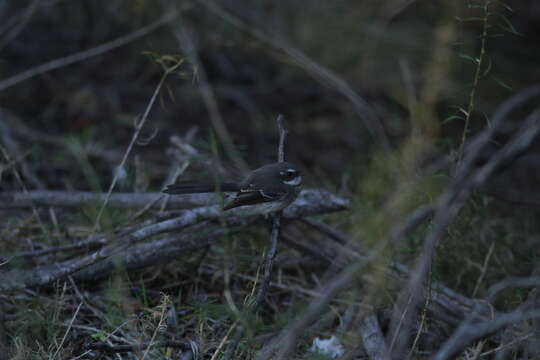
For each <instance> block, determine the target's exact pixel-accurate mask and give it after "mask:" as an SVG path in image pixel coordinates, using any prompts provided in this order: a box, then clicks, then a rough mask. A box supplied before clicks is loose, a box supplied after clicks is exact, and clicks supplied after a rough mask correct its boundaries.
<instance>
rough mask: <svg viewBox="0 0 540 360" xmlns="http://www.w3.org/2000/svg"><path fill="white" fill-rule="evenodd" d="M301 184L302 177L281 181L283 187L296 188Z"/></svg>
mask: <svg viewBox="0 0 540 360" xmlns="http://www.w3.org/2000/svg"><path fill="white" fill-rule="evenodd" d="M301 182H302V176H297V177H295V178H293V179H291V180H287V181H283V183H284V184H285V185H291V186H297V185H300V183H301Z"/></svg>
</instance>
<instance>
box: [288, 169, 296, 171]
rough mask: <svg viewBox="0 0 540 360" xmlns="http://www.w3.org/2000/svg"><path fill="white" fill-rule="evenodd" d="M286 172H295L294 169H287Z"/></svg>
mask: <svg viewBox="0 0 540 360" xmlns="http://www.w3.org/2000/svg"><path fill="white" fill-rule="evenodd" d="M287 171H288V172H296V169H287Z"/></svg>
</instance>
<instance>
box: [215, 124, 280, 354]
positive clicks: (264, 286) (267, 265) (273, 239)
mask: <svg viewBox="0 0 540 360" xmlns="http://www.w3.org/2000/svg"><path fill="white" fill-rule="evenodd" d="M276 121H277V125H278V130H279V145H278V162H284V161H285V138H286V137H287V129H286V128H285V125H284V121H285V120H284V117H283V115H282V114H279V115H278V117H277V119H276ZM281 216H282V212H281V211H280V212H277V213H275V214H273V216H272V232H271V234H270V250H268V253H267V254H266V257H265V259H264V270H263V277H262V279H261V284H260V286H259V289H258V291H257V296H256V297H255V301H253V303H252V304H251V308H250V309H249V310H250V311H251V312H253V313H256V312H257V310H258V309H259V307H260V306H261V305H262V303H263V302H264V298H265V297H266V294H267V293H268V288H269V287H270V278H271V277H272V268H273V266H274V258H275V256H276V252H277V245H278V240H279V232H280V228H281ZM243 333H244V329H242V328H239V329H238V330H237V332H236V334H235V336H234V337H233V338H232V339H231V342H230V343H229V345H228V346H227V349H226V350H225V354H224V356H223V359H224V360H228V359H231V358H233V357H234V353H235V351H236V348H237V347H238V343H239V342H240V339H241V338H242V336H243Z"/></svg>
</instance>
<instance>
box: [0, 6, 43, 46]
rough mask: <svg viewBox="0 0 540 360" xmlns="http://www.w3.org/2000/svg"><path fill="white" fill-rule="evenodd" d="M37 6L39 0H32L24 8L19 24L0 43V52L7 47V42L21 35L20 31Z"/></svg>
mask: <svg viewBox="0 0 540 360" xmlns="http://www.w3.org/2000/svg"><path fill="white" fill-rule="evenodd" d="M38 4H39V0H32V2H31V3H30V4H29V5H28V6H27V7H26V9H25V10H24V11H23V14H22V16H21V17H20V22H19V23H18V24H17V25H15V26H14V27H13V28H12V29H11V30H10V32H9V33H8V34H6V36H5V38H4V39H2V40H1V41H0V51H1V50H2V49H3V48H4V47H5V46H6V45H7V44H9V42H10V41H11V40H13V39H15V38H16V37H17V35H19V34H20V33H21V31H23V30H24V28H25V26H26V24H28V21H29V20H30V18H31V17H32V15H34V13H35V12H36V10H37V5H38Z"/></svg>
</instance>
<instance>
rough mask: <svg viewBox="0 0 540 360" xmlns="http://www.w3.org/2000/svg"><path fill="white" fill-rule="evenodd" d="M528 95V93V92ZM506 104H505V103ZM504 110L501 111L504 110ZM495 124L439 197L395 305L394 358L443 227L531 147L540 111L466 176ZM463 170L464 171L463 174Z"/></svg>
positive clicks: (539, 123)
mask: <svg viewBox="0 0 540 360" xmlns="http://www.w3.org/2000/svg"><path fill="white" fill-rule="evenodd" d="M535 89H536V91H539V93H540V87H536V88H535ZM529 93H530V92H529ZM520 95H521V94H518V95H517V96H515V97H513V98H511V99H510V101H508V102H507V103H509V102H510V103H511V102H513V101H514V100H516V98H517V99H522V96H520ZM507 103H505V105H506V104H507ZM503 110H504V109H503ZM497 120H498V121H497V123H494V124H493V125H494V127H492V128H489V129H488V130H485V133H487V135H484V136H482V137H480V138H479V139H480V140H478V142H477V144H476V146H474V147H473V150H474V151H473V152H472V153H469V154H467V156H466V157H465V159H464V160H463V163H462V164H463V166H462V167H461V169H460V172H459V173H458V174H457V177H456V180H455V181H454V183H453V184H452V185H451V186H449V187H448V189H447V190H446V191H445V192H444V193H443V195H442V196H441V197H440V200H439V203H438V206H437V210H436V212H435V218H434V221H433V227H432V230H431V231H430V232H429V233H428V234H427V235H426V238H425V241H424V249H423V253H422V256H421V258H420V260H419V262H418V263H417V265H416V266H415V268H414V270H413V271H412V273H411V277H410V280H409V283H408V286H407V287H406V288H405V290H404V291H403V292H402V294H401V296H400V298H401V301H400V302H398V304H397V306H396V308H395V311H394V320H393V321H392V324H391V325H392V327H391V330H392V333H393V338H394V339H396V340H397V341H396V343H395V346H394V347H393V348H392V346H393V345H394V343H393V344H392V345H391V349H392V354H393V356H395V357H399V356H400V354H403V352H404V348H405V346H406V343H407V339H408V330H409V329H410V328H411V324H412V321H413V318H414V315H415V311H408V312H407V315H406V316H405V317H404V322H403V323H404V326H403V328H404V329H405V331H404V336H401V337H398V336H397V333H398V332H399V327H397V326H396V325H397V324H396V322H397V320H396V319H397V318H398V317H401V315H400V314H404V313H405V308H406V307H409V306H410V307H411V308H412V309H416V307H417V305H418V303H419V301H420V294H421V293H422V291H421V289H422V286H423V284H424V281H425V278H426V272H427V270H428V268H429V265H430V263H431V259H432V258H433V255H434V253H435V250H436V247H437V245H438V243H439V241H440V238H441V237H442V235H443V233H444V230H445V229H446V227H447V226H448V225H449V224H450V223H451V222H452V220H453V218H454V217H455V216H456V215H457V214H458V212H459V210H460V208H461V207H462V206H463V205H464V203H465V201H466V199H467V198H468V197H469V195H470V194H471V192H472V190H473V189H474V188H475V187H478V186H480V185H482V184H483V183H485V182H486V181H487V180H488V178H489V177H490V176H491V174H492V173H493V171H494V170H495V169H496V168H498V167H499V166H500V165H501V164H502V163H504V162H506V161H508V160H510V159H512V158H513V157H515V156H516V155H517V154H519V153H520V152H521V151H523V150H524V149H526V148H527V147H529V146H530V144H531V143H532V141H533V140H534V139H535V137H536V136H537V135H538V133H539V132H540V109H537V110H536V111H534V112H533V113H532V114H531V115H530V116H529V117H528V118H527V120H526V121H525V123H524V124H523V125H522V127H521V128H520V129H519V130H518V133H517V134H516V135H514V136H513V137H512V138H511V139H510V141H509V142H508V143H507V144H506V145H505V146H504V147H503V148H502V149H501V150H499V151H497V152H496V153H495V154H494V155H493V156H492V157H491V159H490V160H489V161H488V162H487V163H486V164H485V165H484V166H482V167H480V168H479V169H478V170H476V171H473V172H472V175H470V176H469V171H468V170H470V169H471V168H472V166H473V164H474V160H475V159H477V158H478V156H479V152H480V151H481V150H482V149H483V148H484V147H485V146H486V145H487V143H488V142H489V141H490V139H491V137H492V135H493V132H494V130H493V129H494V128H495V126H496V125H498V126H500V125H501V124H500V122H502V118H501V117H500V116H499V118H498V119H497ZM464 171H466V172H464ZM409 296H411V301H410V304H407V305H404V304H403V299H404V297H407V298H408V297H409Z"/></svg>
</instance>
